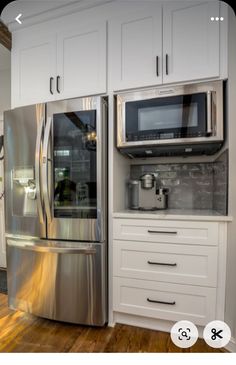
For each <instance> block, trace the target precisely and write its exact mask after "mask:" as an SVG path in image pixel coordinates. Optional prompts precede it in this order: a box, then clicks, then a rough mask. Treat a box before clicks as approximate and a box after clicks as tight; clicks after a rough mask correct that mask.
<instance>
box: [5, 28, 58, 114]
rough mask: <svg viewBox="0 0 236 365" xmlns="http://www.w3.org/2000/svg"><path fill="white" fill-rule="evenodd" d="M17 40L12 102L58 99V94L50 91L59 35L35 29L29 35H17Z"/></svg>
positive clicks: (31, 102) (13, 54)
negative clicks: (37, 31) (56, 96)
mask: <svg viewBox="0 0 236 365" xmlns="http://www.w3.org/2000/svg"><path fill="white" fill-rule="evenodd" d="M14 41H15V44H16V45H15V46H13V50H12V88H11V89H12V106H13V107H14V106H21V105H27V104H34V103H40V102H44V101H46V100H47V101H51V100H54V99H55V96H54V94H53V92H52V93H51V92H50V78H52V77H53V76H54V73H55V65H56V37H55V36H52V35H50V34H40V35H38V34H35V33H33V32H32V33H29V34H28V35H27V36H25V37H21V36H20V35H16V39H15V40H14ZM52 81H53V80H52V79H51V82H52ZM52 87H53V85H51V88H52Z"/></svg>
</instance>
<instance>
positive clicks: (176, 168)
mask: <svg viewBox="0 0 236 365" xmlns="http://www.w3.org/2000/svg"><path fill="white" fill-rule="evenodd" d="M145 173H154V174H155V175H156V177H157V180H158V181H159V183H160V185H161V186H164V187H166V188H168V189H169V201H168V208H170V209H210V210H211V209H214V210H217V211H219V213H221V214H223V215H226V214H227V196H228V194H227V190H228V151H225V152H223V153H222V154H221V155H220V156H219V157H218V159H217V160H216V161H214V162H209V163H173V164H155V165H131V168H130V177H131V179H138V178H139V177H140V176H141V175H143V174H145Z"/></svg>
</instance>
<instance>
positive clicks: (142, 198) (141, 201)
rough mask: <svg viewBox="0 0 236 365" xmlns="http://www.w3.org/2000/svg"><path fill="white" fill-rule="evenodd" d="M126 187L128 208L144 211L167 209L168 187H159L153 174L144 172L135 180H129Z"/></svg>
mask: <svg viewBox="0 0 236 365" xmlns="http://www.w3.org/2000/svg"><path fill="white" fill-rule="evenodd" d="M128 189H129V208H130V209H133V210H144V211H154V210H159V209H167V204H168V189H165V188H163V187H160V185H159V184H158V181H157V178H156V176H155V175H154V174H144V175H141V176H140V178H139V179H137V180H130V181H129V182H128Z"/></svg>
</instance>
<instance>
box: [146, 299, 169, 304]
mask: <svg viewBox="0 0 236 365" xmlns="http://www.w3.org/2000/svg"><path fill="white" fill-rule="evenodd" d="M147 301H148V302H149V303H158V304H168V305H175V304H176V303H175V302H164V301H163V300H153V299H149V298H147Z"/></svg>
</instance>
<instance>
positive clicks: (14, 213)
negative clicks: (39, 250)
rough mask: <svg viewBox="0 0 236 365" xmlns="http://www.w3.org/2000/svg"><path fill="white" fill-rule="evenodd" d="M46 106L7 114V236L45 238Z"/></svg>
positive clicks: (38, 105)
mask: <svg viewBox="0 0 236 365" xmlns="http://www.w3.org/2000/svg"><path fill="white" fill-rule="evenodd" d="M44 121H45V105H44V104H37V105H32V106H27V107H23V108H17V109H13V110H11V111H7V112H5V113H4V154H5V158H4V171H5V172H4V173H5V221H6V223H5V225H6V234H7V235H23V236H32V237H45V236H46V223H45V216H44V213H43V203H42V198H43V197H42V194H41V193H40V186H41V174H40V169H41V156H42V138H43V132H44Z"/></svg>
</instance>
